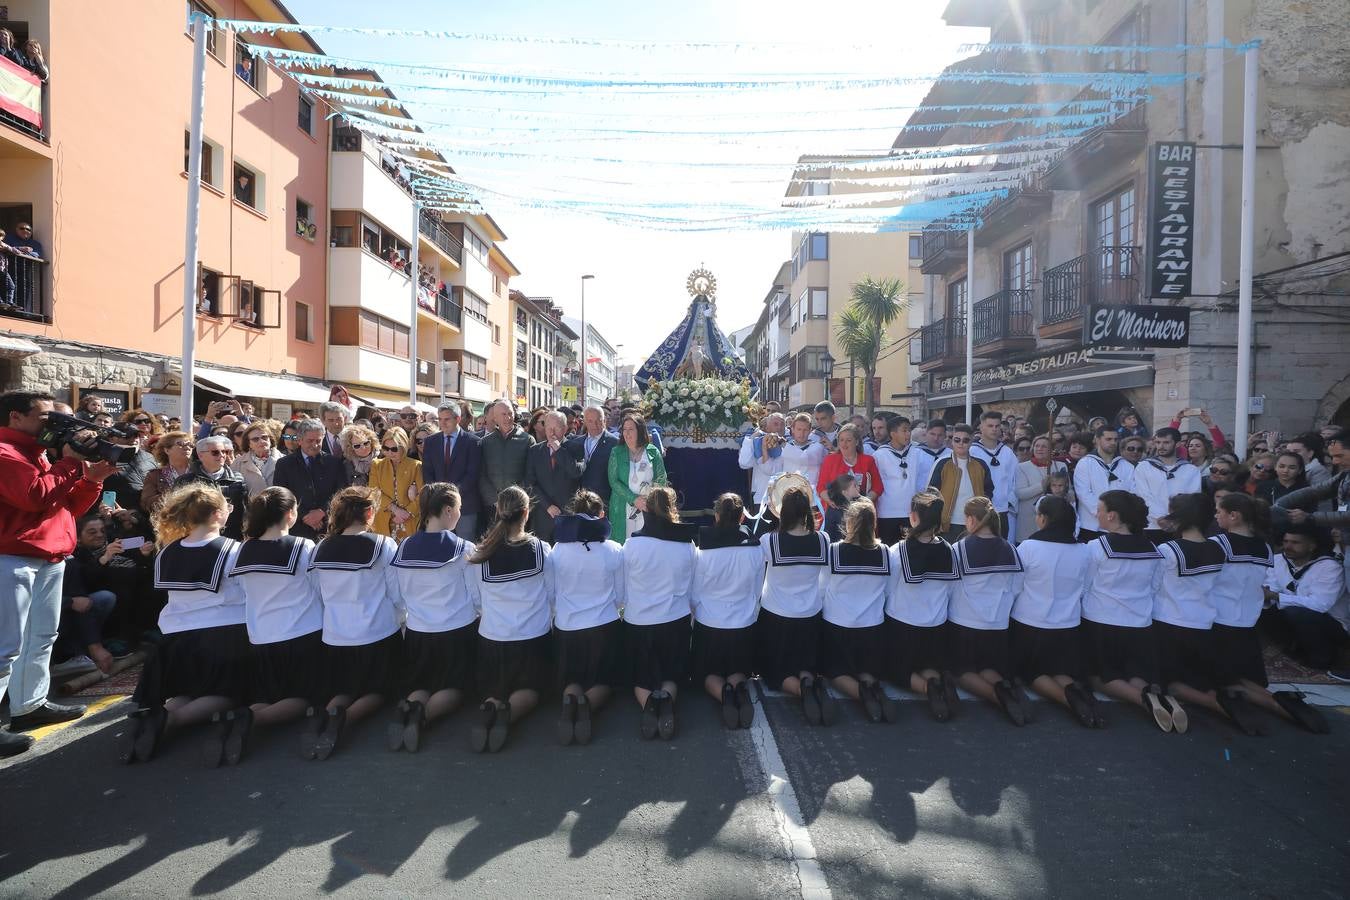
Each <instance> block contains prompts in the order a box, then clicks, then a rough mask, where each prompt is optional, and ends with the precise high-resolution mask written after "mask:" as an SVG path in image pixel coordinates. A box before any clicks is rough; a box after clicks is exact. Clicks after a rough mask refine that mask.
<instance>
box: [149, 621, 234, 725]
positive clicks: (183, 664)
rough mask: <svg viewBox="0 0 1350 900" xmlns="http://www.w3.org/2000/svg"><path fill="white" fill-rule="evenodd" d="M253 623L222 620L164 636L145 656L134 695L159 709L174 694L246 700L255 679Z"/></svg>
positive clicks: (176, 695) (174, 695)
mask: <svg viewBox="0 0 1350 900" xmlns="http://www.w3.org/2000/svg"><path fill="white" fill-rule="evenodd" d="M252 665H253V646H252V645H251V644H250V643H249V641H248V626H246V625H242V624H240V625H218V626H216V627H214V628H197V629H194V630H192V631H177V632H173V633H171V634H166V635H164V637H163V638H161V639H160V641H159V643H158V645H157V646H156V647H155V649H154V652H152V653H151V654H150V655H149V657H148V658H147V659H146V661H145V668H144V669H143V670H142V671H141V678H140V681H139V682H138V683H137V684H136V691H135V693H134V694H133V695H132V699H133V700H134V701H135V702H136V705H137V706H140V707H149V708H156V709H157V708H159V707H161V706H163V705H164V701H165V700H168V699H169V698H171V697H228V698H230V699H231V700H234V701H243V700H245V699H246V698H247V697H248V695H249V689H250V687H251V683H252V679H253V676H252Z"/></svg>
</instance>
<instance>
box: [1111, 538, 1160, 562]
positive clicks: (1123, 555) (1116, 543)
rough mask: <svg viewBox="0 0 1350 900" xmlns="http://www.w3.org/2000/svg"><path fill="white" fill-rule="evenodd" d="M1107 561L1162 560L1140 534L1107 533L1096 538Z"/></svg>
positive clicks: (1151, 543) (1149, 542)
mask: <svg viewBox="0 0 1350 900" xmlns="http://www.w3.org/2000/svg"><path fill="white" fill-rule="evenodd" d="M1097 542H1098V543H1099V544H1101V547H1102V552H1103V553H1105V554H1106V556H1107V558H1108V559H1162V554H1161V553H1159V552H1158V548H1157V547H1155V546H1153V542H1152V541H1150V540H1149V539H1148V538H1146V537H1144V536H1143V535H1142V534H1117V533H1116V532H1113V531H1108V532H1106V533H1105V534H1103V535H1102V536H1101V537H1099V538H1097Z"/></svg>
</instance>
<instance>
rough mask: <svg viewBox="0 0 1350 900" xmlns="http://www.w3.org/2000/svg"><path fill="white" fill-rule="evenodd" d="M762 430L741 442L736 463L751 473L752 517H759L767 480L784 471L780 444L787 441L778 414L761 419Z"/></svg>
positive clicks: (781, 419) (782, 423) (782, 422)
mask: <svg viewBox="0 0 1350 900" xmlns="http://www.w3.org/2000/svg"><path fill="white" fill-rule="evenodd" d="M761 427H762V428H763V431H762V432H760V433H758V434H747V435H746V436H745V439H744V440H743V441H741V453H740V459H739V461H740V465H741V468H742V469H747V470H749V472H750V492H751V496H752V497H753V498H754V503H753V505H752V508H751V510H750V513H751V515H755V514H758V512H759V505H760V504H761V503H763V502H764V489H765V488H766V487H768V485H769V479H770V478H772V477H773V476H775V475H777V474H778V473H779V472H781V471H783V445H784V444H785V443H786V442H787V441H786V438H784V436H783V431H784V421H783V416H782V414H781V413H769V414H768V415H767V416H765V417H764V419H763V421H762V423H761Z"/></svg>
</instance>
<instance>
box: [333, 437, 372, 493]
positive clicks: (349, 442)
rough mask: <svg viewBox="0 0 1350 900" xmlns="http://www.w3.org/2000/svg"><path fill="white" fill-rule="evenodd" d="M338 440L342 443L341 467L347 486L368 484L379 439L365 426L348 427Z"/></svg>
mask: <svg viewBox="0 0 1350 900" xmlns="http://www.w3.org/2000/svg"><path fill="white" fill-rule="evenodd" d="M338 439H339V441H341V443H342V467H343V468H344V469H345V470H346V472H347V484H348V485H349V486H352V487H365V486H366V485H368V484H370V467H371V466H372V465H374V464H375V459H376V456H375V445H376V442H378V441H379V437H378V436H377V435H376V434H375V432H374V431H372V430H371V429H369V428H367V427H366V426H365V425H348V426H347V427H346V428H344V429H342V433H341V434H340V435H338Z"/></svg>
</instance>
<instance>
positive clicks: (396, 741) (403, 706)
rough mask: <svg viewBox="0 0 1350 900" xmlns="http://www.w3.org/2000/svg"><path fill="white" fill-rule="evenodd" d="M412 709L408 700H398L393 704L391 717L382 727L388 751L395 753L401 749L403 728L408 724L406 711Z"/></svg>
mask: <svg viewBox="0 0 1350 900" xmlns="http://www.w3.org/2000/svg"><path fill="white" fill-rule="evenodd" d="M411 709H412V706H411V703H410V701H408V700H400V701H398V703H397V704H396V705H395V706H394V715H393V718H391V719H390V720H389V724H388V725H386V726H385V729H384V745H385V746H386V747H388V748H389V752H390V753H396V752H398V751H399V750H402V749H403V729H404V728H406V727H407V726H408V712H409V710H411Z"/></svg>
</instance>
